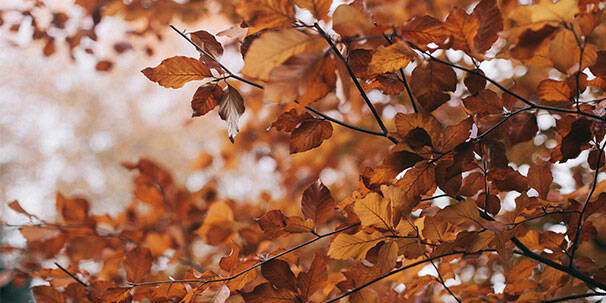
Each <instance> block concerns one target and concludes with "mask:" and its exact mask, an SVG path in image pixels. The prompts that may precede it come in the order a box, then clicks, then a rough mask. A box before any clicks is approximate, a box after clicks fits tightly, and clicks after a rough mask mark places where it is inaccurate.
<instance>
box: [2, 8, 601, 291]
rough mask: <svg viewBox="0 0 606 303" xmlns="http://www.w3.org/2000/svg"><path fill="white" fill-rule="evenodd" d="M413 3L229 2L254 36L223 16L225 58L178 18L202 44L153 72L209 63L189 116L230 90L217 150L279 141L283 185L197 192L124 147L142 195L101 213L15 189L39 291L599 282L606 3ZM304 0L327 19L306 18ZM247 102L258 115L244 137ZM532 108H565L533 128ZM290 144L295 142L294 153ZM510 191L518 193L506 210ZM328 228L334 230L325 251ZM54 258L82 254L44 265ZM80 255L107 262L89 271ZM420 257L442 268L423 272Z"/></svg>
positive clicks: (161, 79) (275, 145)
mask: <svg viewBox="0 0 606 303" xmlns="http://www.w3.org/2000/svg"><path fill="white" fill-rule="evenodd" d="M418 2H420V1H373V0H367V1H354V2H353V3H351V4H342V5H339V6H338V7H336V8H335V9H334V11H332V10H331V5H332V1H324V0H310V1H303V0H295V1H289V0H279V1H278V0H276V1H266V0H255V1H242V2H240V3H239V4H238V5H237V6H236V9H235V11H236V13H237V15H238V16H239V18H240V20H241V21H242V26H243V27H245V28H246V29H247V32H246V33H241V34H239V35H238V34H234V33H233V31H227V32H222V33H220V34H217V36H224V35H225V36H229V37H230V38H231V39H235V40H236V41H238V42H240V44H239V46H240V47H239V52H240V54H241V55H242V58H243V60H244V68H243V69H242V71H241V73H240V74H237V73H234V72H232V71H230V70H229V69H228V68H226V67H225V66H224V65H223V64H222V63H221V56H222V55H223V53H224V45H222V44H221V43H219V42H218V40H217V39H216V36H215V35H213V34H211V33H209V32H207V31H203V30H201V31H197V32H194V33H191V35H190V36H187V35H186V34H183V33H181V32H179V31H177V32H178V33H179V34H181V35H182V36H183V37H184V38H185V39H186V40H187V41H188V42H190V43H191V44H192V45H193V46H194V47H195V48H196V50H197V51H198V52H199V55H200V57H199V58H190V57H184V56H176V57H172V58H168V59H165V60H164V61H162V62H161V63H160V64H159V65H158V66H156V67H153V68H146V69H144V70H143V71H142V72H143V74H144V75H145V76H146V77H147V78H149V79H150V80H152V81H154V82H157V83H158V84H159V85H162V86H165V87H170V88H179V87H182V86H183V85H184V84H185V83H187V82H190V81H194V80H197V81H202V84H201V86H200V87H199V88H198V89H197V90H196V92H195V94H194V96H193V98H192V100H191V106H192V109H193V116H203V115H206V114H208V113H210V112H211V111H212V110H213V109H214V108H215V107H218V113H219V116H220V117H221V119H223V120H225V122H226V124H227V133H228V137H229V139H230V140H231V141H232V142H235V144H234V145H232V146H230V145H228V146H226V147H225V148H224V150H223V151H222V155H221V156H222V158H223V160H226V161H224V165H225V166H226V167H229V166H230V165H232V164H231V163H232V162H231V161H237V160H235V159H236V158H237V157H238V155H239V154H240V153H242V152H244V151H249V152H253V153H257V156H259V157H261V156H266V155H270V156H271V157H273V158H274V159H276V162H277V165H276V169H277V170H278V171H279V172H280V174H281V176H282V180H281V181H280V182H281V185H282V186H283V188H284V190H285V191H286V194H285V195H284V197H283V198H282V199H279V200H272V199H271V198H270V196H269V195H267V194H264V195H261V196H260V197H251V198H250V199H249V200H248V201H238V202H237V203H236V201H232V200H229V199H224V198H222V197H221V196H220V192H218V191H217V189H216V188H215V185H214V183H213V182H209V184H208V185H207V186H206V187H205V188H203V189H202V190H200V191H199V192H195V193H191V192H188V191H187V190H184V189H183V188H181V187H180V186H178V185H177V184H176V183H175V182H174V181H173V179H172V177H171V176H170V174H168V173H167V172H166V171H164V170H163V169H161V168H160V167H158V166H157V165H155V164H154V163H153V162H150V161H148V160H141V161H139V162H138V163H134V164H125V167H127V168H129V169H132V170H137V171H138V172H139V174H138V175H137V176H136V178H135V184H136V187H135V191H134V197H135V199H134V200H133V201H132V203H131V204H130V205H129V206H128V207H127V209H126V210H125V211H124V212H123V213H122V214H120V215H119V216H117V217H113V218H112V217H109V216H96V215H91V214H89V211H88V210H89V206H88V202H86V201H85V200H83V199H77V198H74V199H71V198H65V197H63V196H61V195H58V196H57V210H58V212H59V213H60V214H61V216H62V219H61V220H60V221H58V222H55V223H49V222H44V221H42V220H40V219H39V218H37V217H35V216H34V215H31V214H29V213H27V212H26V211H25V210H23V209H22V208H21V207H20V206H19V204H18V202H13V203H11V204H10V206H11V208H13V209H14V210H15V211H17V212H21V213H23V214H25V215H27V216H29V217H30V218H31V219H32V220H37V221H40V222H39V223H40V224H39V225H33V226H23V227H21V229H20V230H21V233H22V234H23V235H24V237H26V239H27V240H28V250H29V252H30V253H31V255H32V261H31V262H29V263H27V264H25V265H24V266H26V267H24V268H25V270H26V271H28V272H29V276H31V277H39V278H42V279H45V280H47V281H49V282H50V286H37V287H35V288H34V292H35V294H36V297H37V299H38V300H39V301H40V302H64V301H66V300H67V299H71V300H74V301H78V302H80V301H83V302H131V301H142V300H143V299H148V300H150V301H152V302H165V301H171V302H185V303H186V302H225V301H228V300H229V301H230V302H241V301H244V302H336V301H338V300H340V299H342V298H345V297H347V298H348V299H349V301H350V302H392V301H393V302H396V301H402V300H408V301H417V300H423V299H425V300H429V301H440V300H443V298H444V296H450V297H451V298H452V299H453V300H456V301H459V302H461V301H465V302H485V301H489V302H514V301H515V302H535V301H546V302H560V301H566V300H582V299H583V298H589V297H597V296H604V295H606V293H604V290H606V284H604V282H603V281H605V280H606V263H604V260H606V257H605V254H606V251H604V245H605V244H606V234H605V233H604V231H605V230H606V215H605V212H606V182H605V181H601V182H600V177H599V173H600V170H601V169H603V167H604V163H606V159H605V156H604V148H605V145H606V141H605V135H606V127H605V126H606V107H605V106H606V102H602V101H603V100H605V99H604V98H600V96H601V95H602V94H603V92H604V90H605V89H606V85H605V84H604V83H606V82H605V81H606V50H605V49H606V40H605V39H604V37H606V35H605V34H604V32H605V31H606V22H603V20H604V18H603V17H602V13H603V10H602V6H603V5H601V4H600V3H598V2H597V1H578V2H577V1H572V0H561V1H559V2H557V3H553V2H551V1H548V0H545V1H541V2H539V3H537V4H533V5H519V4H518V3H517V2H515V1H503V2H501V3H497V1H495V0H482V1H479V2H477V3H475V2H470V3H468V6H467V5H466V6H465V8H467V9H463V8H453V5H452V3H449V2H448V1H436V2H430V1H429V2H423V3H418ZM304 12H305V13H306V14H307V15H308V16H309V18H307V19H309V20H313V21H311V22H309V20H307V19H306V20H301V19H297V16H303V15H304ZM301 18H302V17H301ZM306 21H307V23H306ZM331 26H332V27H331ZM173 29H174V28H173ZM495 58H500V59H503V60H507V62H508V63H509V64H511V66H512V67H513V68H515V70H516V71H521V72H520V73H519V74H516V76H515V77H512V76H502V77H500V78H491V77H487V76H486V74H488V73H491V72H492V71H490V70H488V69H485V67H484V66H487V65H485V64H483V63H490V62H491V61H494V60H496V59H495ZM246 86H248V87H246ZM251 88H252V89H251ZM371 92H372V93H373V94H369V93H371ZM369 95H370V96H379V97H377V99H380V100H371V98H370V97H369ZM373 99H374V97H373ZM268 102H271V103H273V104H272V105H271V106H269V105H268V104H267V103H268ZM245 107H247V108H248V109H249V111H248V112H247V113H250V115H251V116H252V117H253V118H252V119H248V123H247V126H246V127H245V128H244V130H243V131H242V132H243V134H241V135H239V136H237V139H236V135H238V133H239V120H240V116H241V115H242V114H243V113H244V112H245ZM389 111H391V112H395V113H394V115H393V119H391V118H389V119H388V118H387V114H385V113H386V112H389ZM268 117H269V118H268ZM335 117H338V118H335ZM539 117H540V118H541V119H544V120H546V121H554V123H552V124H551V125H547V126H545V127H543V126H541V128H539V124H538V118H539ZM384 120H385V121H384ZM270 123H271V125H270V127H269V128H270V130H266V129H267V128H268V127H267V125H268V124H270ZM375 124H376V126H374V125H375ZM335 125H336V126H335ZM377 127H378V128H379V130H378V131H377V130H373V129H374V128H377ZM272 129H275V130H272ZM390 129H392V130H391V131H390ZM385 139H388V140H385ZM362 140H364V141H362ZM361 142H363V143H361ZM258 143H261V144H262V146H265V147H266V149H267V146H270V147H269V149H270V151H269V152H265V154H264V152H262V151H260V150H262V148H259V145H257V144H258ZM282 145H284V146H288V147H287V149H288V151H289V154H295V155H291V156H290V157H291V158H289V157H288V156H281V155H280V152H281V150H282ZM209 157H210V156H208V155H206V157H205V158H203V159H202V158H201V163H205V164H204V165H202V166H206V165H208V163H207V162H209V161H212V157H210V158H209ZM585 157H586V158H585ZM204 159H206V160H204ZM571 159H578V160H579V162H580V163H581V164H579V166H578V167H577V168H575V169H574V174H575V175H574V179H575V186H574V188H575V190H574V191H572V192H561V191H560V187H559V185H558V184H556V183H554V178H553V174H552V169H553V168H554V165H556V164H557V165H560V164H562V163H566V162H568V161H569V160H571ZM352 163H353V164H352ZM352 166H353V167H354V168H353V169H352V168H351V167H352ZM523 167H525V168H523ZM327 169H332V170H333V171H345V173H344V175H345V176H348V177H349V178H352V179H353V181H352V180H349V181H344V182H345V184H344V185H341V186H332V189H331V190H332V192H331V190H329V189H328V187H326V186H325V185H324V184H322V183H321V182H317V181H316V182H314V180H315V179H317V177H318V176H319V175H320V174H321V173H322V172H325V171H327ZM347 170H351V171H353V172H351V173H347ZM357 176H359V178H356V177H357ZM357 181H359V182H358V183H356V182H357ZM310 184H311V185H310ZM514 194H515V196H516V198H515V203H514V204H515V205H513V206H508V207H505V205H506V204H505V202H504V201H505V200H506V197H511V196H512V195H514ZM437 198H446V199H448V201H449V202H448V205H447V206H445V207H444V206H443V205H442V207H439V204H438V203H434V201H435V199H437ZM294 201H300V203H295V202H294ZM550 226H557V227H559V229H551V228H549V227H550ZM561 230H563V232H560V231H561ZM556 231H557V232H556ZM323 239H330V242H328V241H326V242H322V243H324V245H325V247H322V246H319V247H318V245H317V244H316V242H320V241H321V240H323ZM200 241H202V242H204V243H205V244H206V245H208V246H207V249H206V251H204V252H200V250H199V245H198V244H197V243H199V242H200ZM58 255H61V256H66V257H67V260H68V261H69V266H67V267H63V266H61V267H58V268H53V269H50V268H42V267H41V266H40V262H41V261H42V260H46V259H49V258H50V259H53V258H56V256H58ZM219 257H221V258H220V261H219V262H218V265H217V264H216V263H217V262H216V260H217V259H218V258H219ZM83 260H94V261H96V262H99V264H100V270H98V272H91V271H87V270H84V269H82V268H80V266H79V265H80V264H81V261H83ZM167 260H168V261H167ZM423 265H425V266H431V267H432V268H433V269H434V270H435V271H436V275H435V276H431V275H423V276H419V271H420V270H421V269H422V268H423ZM58 266H59V264H58ZM466 272H467V273H469V272H471V273H472V277H469V275H468V274H466ZM466 276H467V277H466ZM497 276H502V277H504V280H505V281H504V284H505V285H504V289H502V291H496V290H495V286H496V285H495V284H494V279H492V278H493V277H497ZM449 279H454V280H451V281H454V282H453V283H447V281H448V280H449Z"/></svg>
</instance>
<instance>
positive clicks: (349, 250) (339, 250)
mask: <svg viewBox="0 0 606 303" xmlns="http://www.w3.org/2000/svg"><path fill="white" fill-rule="evenodd" d="M384 238H385V237H383V235H382V234H381V233H379V232H377V231H375V232H374V233H372V234H367V233H366V232H364V231H359V232H358V233H357V234H355V235H348V234H340V235H338V236H337V237H336V238H335V239H334V240H333V241H332V243H331V244H330V248H329V249H328V256H329V257H331V258H333V259H339V260H345V259H349V258H355V259H363V258H364V257H366V253H367V252H368V250H369V249H371V248H373V247H374V246H375V245H377V244H378V243H379V242H381V241H382V240H383V239H384Z"/></svg>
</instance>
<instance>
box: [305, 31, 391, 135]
mask: <svg viewBox="0 0 606 303" xmlns="http://www.w3.org/2000/svg"><path fill="white" fill-rule="evenodd" d="M314 27H315V28H316V30H317V31H318V33H320V36H322V38H324V40H326V42H328V45H330V48H331V49H332V51H333V52H334V53H335V56H337V58H339V60H341V62H342V63H343V64H344V65H345V68H346V69H347V72H348V73H349V76H350V78H351V80H352V81H353V83H354V84H355V85H356V88H358V91H359V92H360V96H361V97H362V99H364V102H366V105H367V106H368V108H369V109H370V111H371V112H372V114H373V116H374V117H375V120H377V124H379V127H380V128H381V130H382V131H383V134H385V135H387V133H388V131H387V128H386V127H385V124H383V120H381V116H380V115H379V113H378V112H377V110H376V109H375V106H374V105H372V102H370V99H368V95H366V92H365V91H364V88H362V85H360V82H358V78H357V77H356V75H355V74H354V72H353V71H352V70H351V67H349V64H347V60H345V58H344V57H343V55H342V54H341V52H340V51H339V49H338V48H337V46H336V45H335V44H334V43H333V41H332V39H331V38H330V37H329V36H328V34H326V32H324V30H323V29H322V28H321V27H320V25H318V23H314Z"/></svg>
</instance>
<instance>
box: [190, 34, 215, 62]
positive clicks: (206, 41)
mask: <svg viewBox="0 0 606 303" xmlns="http://www.w3.org/2000/svg"><path fill="white" fill-rule="evenodd" d="M189 35H190V36H191V39H192V40H193V41H194V43H196V44H197V45H198V46H200V47H201V48H202V49H203V50H205V51H206V52H207V53H209V54H210V55H212V56H213V57H215V58H217V57H219V56H221V55H223V46H222V45H221V43H219V41H217V39H216V38H215V36H213V35H212V34H211V33H209V32H207V31H205V30H199V31H195V32H193V33H190V34H189Z"/></svg>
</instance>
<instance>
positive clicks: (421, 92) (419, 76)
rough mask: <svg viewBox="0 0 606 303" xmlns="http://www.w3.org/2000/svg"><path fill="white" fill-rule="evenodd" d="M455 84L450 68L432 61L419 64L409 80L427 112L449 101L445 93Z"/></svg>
mask: <svg viewBox="0 0 606 303" xmlns="http://www.w3.org/2000/svg"><path fill="white" fill-rule="evenodd" d="M474 20H475V19H474ZM457 82H458V81H457V75H456V74H455V72H454V70H453V69H452V68H451V67H449V66H446V65H444V64H441V63H436V62H433V61H430V62H428V63H425V64H419V65H418V66H417V67H416V68H415V69H414V70H413V71H412V75H411V78H410V86H411V89H412V92H413V94H414V95H415V97H417V100H418V101H419V103H420V104H421V106H422V107H423V108H424V109H425V110H426V111H428V112H430V111H433V110H434V109H436V108H438V107H440V105H442V104H444V103H445V102H446V101H448V100H449V99H450V96H449V95H448V94H446V93H445V92H446V91H452V92H453V91H455V89H456V88H457Z"/></svg>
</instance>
